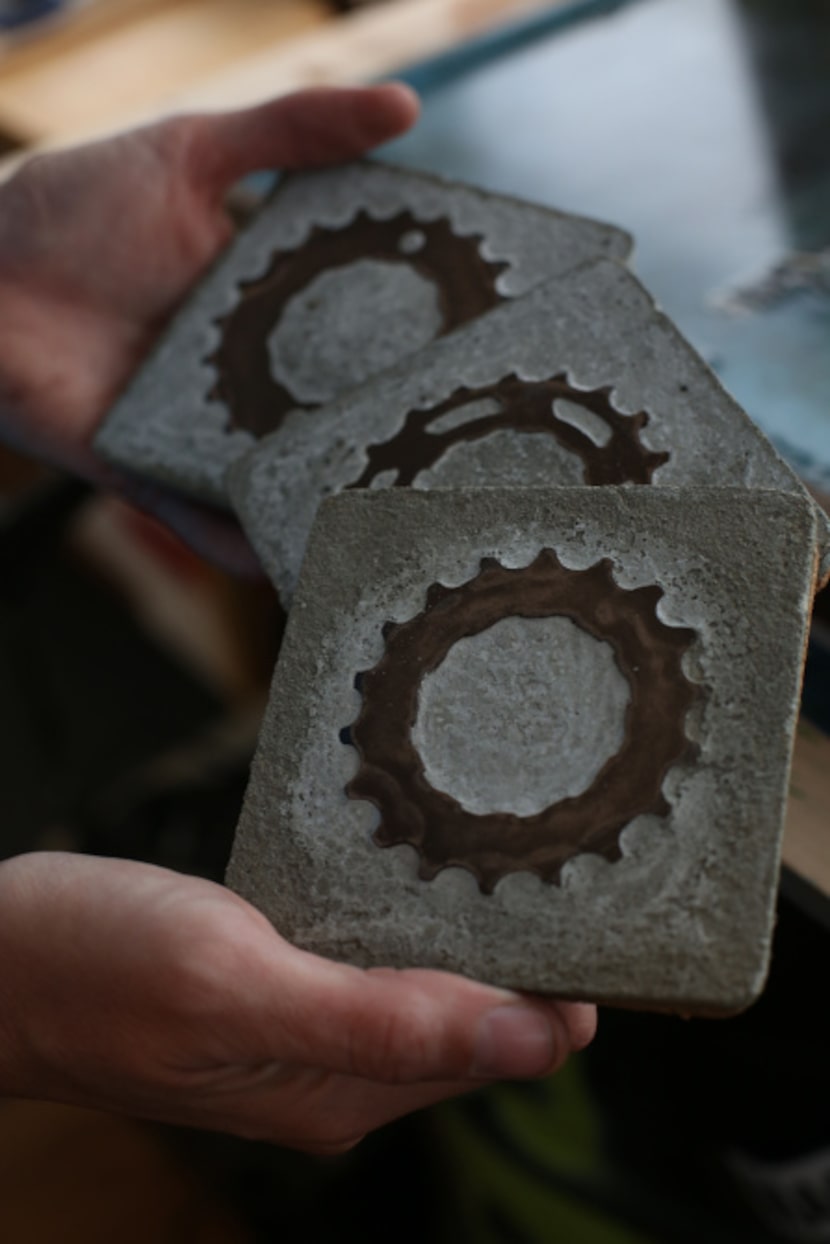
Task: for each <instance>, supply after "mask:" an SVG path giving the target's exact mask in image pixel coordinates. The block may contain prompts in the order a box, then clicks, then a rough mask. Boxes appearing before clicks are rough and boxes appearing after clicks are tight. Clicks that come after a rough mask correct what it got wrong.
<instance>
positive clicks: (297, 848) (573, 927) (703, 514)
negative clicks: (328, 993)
mask: <svg viewBox="0 0 830 1244" xmlns="http://www.w3.org/2000/svg"><path fill="white" fill-rule="evenodd" d="M814 568H815V522H814V511H813V509H812V507H811V506H810V505H809V504H808V503H807V502H806V501H805V500H804V499H803V498H802V497H799V496H797V495H793V494H786V493H774V492H753V493H750V492H747V491H744V490H718V489H710V490H706V489H678V490H675V489H668V488H667V489H662V488H661V489H657V488H653V489H649V488H575V489H560V490H557V489H521V490H503V489H493V490H481V491H477V490H470V491H466V492H465V491H458V492H440V491H434V492H418V491H416V490H413V489H403V490H393V491H386V492H370V491H362V492H354V493H344V494H341V495H340V496H338V497H336V498H333V499H331V500H329V501H327V502H326V503H325V504H324V505H323V507H322V508H321V511H320V516H319V518H318V520H317V524H316V526H315V529H314V533H313V536H312V539H311V542H310V545H309V551H308V557H307V559H306V562H305V565H304V568H303V573H302V576H301V580H300V586H299V590H298V593H297V598H296V601H295V603H294V608H293V610H292V612H291V616H290V618H289V623H288V628H287V633H286V637H285V640H284V643H283V648H282V653H281V656H280V660H279V663H278V666H277V671H276V674H275V677H274V682H273V686H272V690H271V697H270V702H269V706H268V710H267V713H266V718H265V722H264V726H263V729H262V733H261V736H260V742H259V747H258V751H257V755H256V758H255V761H254V766H253V771H252V776H251V781H250V785H249V788H248V792H247V795H246V799H245V804H244V807H243V811H242V816H241V820H240V823H239V827H238V830H237V836H236V842H235V845H234V850H233V855H232V859H231V863H230V867H229V872H228V882H229V884H230V885H231V886H232V887H233V888H234V889H235V890H237V891H238V892H239V893H240V894H242V895H243V896H244V897H245V898H247V899H249V900H250V901H251V902H253V903H255V904H256V905H257V906H258V907H259V908H261V910H262V911H263V912H265V913H266V915H267V916H268V917H269V918H270V919H271V920H272V921H273V923H274V924H275V925H276V927H277V928H278V929H279V930H280V931H281V932H282V933H283V934H284V935H285V936H286V937H287V938H289V939H290V940H291V941H293V942H295V943H296V944H298V945H300V946H302V947H305V948H306V949H308V950H311V951H315V952H317V953H319V954H323V955H327V956H331V957H333V958H336V959H344V960H348V961H350V962H353V963H356V964H360V965H371V964H391V965H396V966H399V967H403V966H410V965H418V966H423V967H434V968H445V969H451V970H454V971H460V972H463V973H465V974H467V975H469V976H473V977H477V978H480V979H483V980H487V981H492V982H495V983H497V984H499V985H503V986H510V987H515V988H521V989H529V990H539V991H544V992H549V993H552V994H558V995H561V996H564V997H572V998H587V999H593V1000H596V1001H603V1002H609V1003H616V1004H620V1005H632V1006H645V1007H650V1008H655V1009H661V1010H677V1011H681V1012H689V1013H691V1012H697V1013H712V1014H717V1013H728V1012H732V1011H736V1010H739V1009H740V1008H742V1007H744V1006H746V1005H747V1004H748V1003H749V1002H750V1001H752V1000H753V999H754V998H755V996H756V995H757V994H758V992H759V991H760V989H761V987H762V985H763V981H764V978H765V974H766V969H767V961H768V953H769V943H770V932H771V926H772V920H773V910H774V899H775V890H776V882H777V876H778V865H779V845H780V837H781V832H782V825H783V815H784V810H785V804H786V794H787V777H788V770H789V763H790V753H791V746H792V737H793V732H794V729H795V723H796V717H797V712H798V700H799V687H800V681H801V669H802V660H803V653H804V644H805V632H806V618H807V615H808V611H809V607H810V600H811V595H812V591H813V579H814ZM347 791H348V793H347Z"/></svg>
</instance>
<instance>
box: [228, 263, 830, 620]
mask: <svg viewBox="0 0 830 1244" xmlns="http://www.w3.org/2000/svg"><path fill="white" fill-rule="evenodd" d="M511 377H512V379H511ZM516 377H520V378H521V380H518V379H516ZM553 377H565V378H566V379H567V382H568V387H569V388H570V389H571V390H581V391H583V392H582V394H581V395H580V394H579V393H574V392H571V395H570V398H568V397H564V398H563V397H559V398H553V397H552V396H551V394H550V393H547V394H546V392H545V388H544V385H542V386H540V388H539V389H537V390H536V395H535V396H532V401H533V402H535V403H536V408H535V413H534V411H531V412H530V414H528V411H527V410H525V411H522V410H521V403H522V401H524V400H525V397H524V394H526V393H527V392H531V393H533V391H532V382H544V381H546V380H548V379H550V378H553ZM522 382H530V383H531V388H528V387H527V386H523V384H522ZM464 386H466V387H467V388H468V389H469V390H470V392H469V394H466V395H465V394H464V393H460V392H459V390H461V389H462V388H463V387H464ZM554 387H555V386H554ZM608 389H610V392H603V390H608ZM494 390H496V391H497V393H496V395H495V396H494ZM499 393H502V394H503V404H502V410H503V413H504V414H506V416H507V418H506V419H504V420H502V422H501V423H499V421H498V418H497V417H496V416H497V413H498V412H499V399H498V394H499ZM574 399H577V400H574ZM458 402H461V403H462V404H460V405H458V404H456V405H455V406H454V408H453V409H449V410H445V409H444V408H445V407H447V406H453V403H458ZM551 409H552V410H553V416H554V417H552V415H551ZM516 411H518V412H519V413H518V416H517V417H516V418H514V419H513V426H510V421H511V418H512V416H511V412H514V413H515V412H516ZM442 412H443V413H442ZM488 420H489V421H490V422H489V423H488ZM465 426H466V428H467V429H468V432H467V433H466V434H465V432H464V427H465ZM419 463H421V464H423V465H422V467H421V469H418V470H414V467H413V464H414V466H417V465H418V464H419ZM390 464H391V465H390ZM402 482H406V483H411V484H412V485H413V486H414V487H415V488H421V489H430V488H457V487H481V486H485V485H486V486H491V485H492V486H529V485H532V486H537V485H539V486H541V485H543V484H548V485H553V486H570V485H578V484H583V483H596V484H616V483H648V482H650V483H651V484H654V485H659V486H660V487H663V486H681V485H694V486H709V485H711V486H724V487H732V486H736V487H737V486H740V487H744V488H749V489H776V490H784V491H789V492H797V493H799V494H801V495H803V496H806V495H807V494H806V493H805V491H804V489H803V487H802V485H801V483H800V482H799V480H798V479H797V477H796V476H795V474H794V473H793V472H792V471H791V469H790V468H789V467H788V466H787V464H786V463H785V462H784V461H783V459H782V458H781V457H780V456H779V455H778V453H777V452H776V450H775V449H774V448H773V447H772V445H771V444H770V443H769V441H768V440H767V438H766V437H765V436H764V434H763V433H762V432H761V431H760V429H758V428H757V427H756V426H755V424H753V423H752V421H751V420H750V419H749V418H748V416H747V415H746V414H745V413H744V412H743V411H742V410H741V408H740V407H739V406H738V405H737V404H736V403H735V401H734V400H733V399H732V398H731V397H730V396H729V395H728V394H727V393H726V392H725V391H724V389H723V388H722V386H721V385H720V383H719V381H718V380H717V378H716V376H715V375H714V374H713V373H712V372H711V371H710V370H709V368H708V367H707V366H706V365H705V363H703V361H702V360H701V359H700V358H699V357H698V355H697V354H696V353H695V352H694V350H693V349H692V348H691V346H689V344H688V343H687V342H686V341H685V340H684V338H683V337H682V336H681V335H680V333H679V332H678V331H677V329H676V328H675V327H674V325H673V324H672V323H671V321H670V320H668V319H667V318H666V316H665V315H663V314H662V313H661V312H659V311H658V310H657V309H656V308H655V305H654V302H653V300H652V299H651V297H650V295H649V294H648V293H647V291H646V290H644V289H643V287H642V286H641V285H640V284H639V282H638V281H637V280H636V279H635V278H634V277H633V276H632V275H631V274H630V273H629V272H628V271H627V270H626V269H625V268H623V267H622V266H620V265H618V264H617V263H614V262H609V261H602V260H601V261H597V262H594V263H589V264H587V265H585V266H583V267H581V268H578V269H576V270H574V271H571V272H570V273H568V274H567V275H563V276H561V277H559V278H558V279H557V280H555V281H550V282H548V283H546V284H545V285H542V286H539V287H537V288H536V289H535V290H533V291H532V292H531V293H530V294H528V295H527V296H526V297H525V298H522V299H521V300H519V301H517V302H514V303H510V304H508V305H505V306H504V307H500V308H498V309H496V310H495V311H491V312H490V313H489V314H488V315H486V316H484V317H483V318H482V319H480V320H478V321H476V322H475V323H474V324H470V325H468V326H467V327H466V328H462V329H460V330H459V331H458V332H456V333H453V334H452V335H450V336H449V337H446V338H444V339H442V340H440V341H436V342H435V343H434V344H432V345H431V346H429V347H428V348H427V349H425V350H423V351H421V352H420V353H418V354H417V355H416V356H414V357H413V358H411V359H409V360H407V361H405V362H403V363H401V364H399V365H398V366H396V367H394V368H391V369H390V370H388V371H387V372H385V373H384V374H383V375H382V376H379V377H377V378H376V379H375V380H374V381H372V382H370V383H369V384H367V385H365V386H364V387H363V388H362V389H360V390H359V391H356V392H354V393H351V394H349V395H348V396H346V397H344V398H342V399H340V400H339V401H337V402H333V403H331V404H330V405H328V406H326V407H324V408H323V409H321V410H318V411H316V412H314V413H312V414H309V413H308V412H304V411H296V412H294V413H292V414H290V415H289V416H288V417H287V419H286V420H285V422H284V424H283V426H282V427H281V428H280V430H279V431H278V432H275V433H274V434H273V435H272V436H270V437H266V438H265V439H264V440H263V441H261V442H260V444H259V445H258V447H257V448H256V449H255V450H253V451H252V452H250V453H249V454H246V455H245V457H244V458H242V459H240V461H239V462H238V463H237V464H236V465H235V466H234V467H233V469H232V470H231V472H230V473H229V477H228V487H229V490H230V494H231V499H232V503H233V506H234V508H235V510H236V511H237V513H238V515H239V516H240V518H241V520H242V523H243V526H244V527H245V529H246V531H247V532H248V535H249V537H250V538H251V540H252V542H253V544H254V546H255V548H256V550H257V552H258V554H259V556H260V558H261V560H262V562H263V565H264V566H265V569H266V571H267V572H268V574H269V575H270V577H271V578H272V579H273V581H274V583H275V584H276V586H277V588H278V590H279V592H280V595H281V597H282V599H283V601H284V602H286V603H287V602H289V601H290V599H291V596H292V593H293V590H294V586H295V584H296V581H297V574H298V573H299V568H300V565H301V563H302V558H303V551H304V548H305V543H306V539H307V537H308V532H309V530H310V528H311V524H312V523H313V521H314V516H315V513H316V511H317V507H318V505H319V503H320V501H321V500H322V499H323V497H324V496H326V495H328V494H330V493H333V492H336V491H338V490H340V489H344V488H348V487H350V486H354V485H356V484H357V485H359V486H362V487H367V486H368V487H372V488H378V487H384V486H389V485H391V484H395V483H402ZM816 512H817V515H818V531H819V543H820V548H821V559H822V578H824V577H825V575H826V573H827V572H828V571H830V520H828V518H827V516H826V515H824V514H823V512H822V511H820V510H819V509H818V507H816Z"/></svg>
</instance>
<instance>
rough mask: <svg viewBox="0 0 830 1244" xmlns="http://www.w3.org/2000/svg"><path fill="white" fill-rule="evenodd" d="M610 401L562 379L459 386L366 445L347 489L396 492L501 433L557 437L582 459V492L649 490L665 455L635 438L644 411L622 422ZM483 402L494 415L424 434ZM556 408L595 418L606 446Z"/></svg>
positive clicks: (604, 393)
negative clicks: (563, 405)
mask: <svg viewBox="0 0 830 1244" xmlns="http://www.w3.org/2000/svg"><path fill="white" fill-rule="evenodd" d="M611 393H612V388H611V386H608V387H606V388H602V389H577V388H576V387H575V386H574V385H572V384H571V383H570V382H569V380H568V377H567V376H566V375H565V373H564V372H559V373H558V374H557V375H555V376H551V377H550V378H549V379H547V380H522V379H521V378H520V377H519V376H517V375H516V373H515V372H512V373H511V374H510V375H508V376H503V377H502V379H501V380H499V381H497V382H496V383H494V384H487V385H481V386H480V387H478V388H475V389H471V388H467V387H466V386H463V387H461V388H459V389H456V390H455V391H454V392H453V393H451V394H450V396H449V397H448V398H447V399H446V401H444V402H441V403H439V404H438V405H436V406H431V407H429V408H428V409H425V410H424V409H418V410H410V411H409V413H408V414H407V416H406V418H405V419H404V421H403V424H402V426H401V428H400V430H399V431H398V432H397V433H396V435H395V436H393V437H392V438H391V439H390V440H388V441H383V442H379V443H377V444H374V445H369V446H368V448H367V450H366V455H367V458H368V461H367V464H366V468H365V470H364V471H363V472H362V474H361V475H360V477H359V478H358V479H356V480H355V481H354V483H353V484H351V485H350V487H351V488H368V487H369V486H370V484H371V483H372V480H373V479H375V478H376V476H378V475H381V474H382V473H383V472H385V471H394V472H395V473H396V474H395V481H394V486H396V487H403V486H405V485H408V484H411V483H413V481H414V480H415V478H416V477H417V476H418V475H419V474H420V472H421V471H425V470H428V469H429V468H430V467H432V466H434V465H435V463H436V462H438V461H440V459H441V458H443V456H444V454H445V453H446V452H447V451H448V450H449V449H450V448H451V447H452V446H453V445H457V444H458V443H459V442H462V441H468V442H469V441H476V440H481V439H482V438H484V437H486V436H491V435H492V434H493V433H494V432H498V431H500V430H503V429H510V430H513V431H516V432H523V433H534V434H536V435H540V434H545V435H547V436H552V437H555V439H556V440H558V441H559V443H560V444H561V445H564V447H565V448H566V449H568V450H570V451H571V452H572V453H575V454H577V455H578V456H579V457H580V458H581V459H582V463H583V468H584V480H585V483H586V484H648V483H650V482H651V477H652V475H653V474H654V471H655V470H656V469H657V467H659V466H662V464H663V463H664V462H667V461H668V458H669V455H668V453H665V452H662V453H654V452H652V451H650V450H647V449H646V448H645V447H644V446H643V444H642V442H641V441H640V431H641V430H642V428H643V427H645V425H646V424H647V423H648V414H647V413H646V412H645V411H644V410H640V411H637V412H636V413H635V414H633V415H624V414H622V413H621V412H620V411H618V410H617V409H616V407H615V406H614V404H613V402H612V400H611ZM486 400H491V401H495V402H496V403H497V405H498V410H496V411H495V412H493V413H489V414H484V415H478V416H476V417H475V418H473V419H470V420H469V421H468V422H467V423H461V424H457V425H456V426H455V427H452V428H449V429H448V430H446V431H444V432H431V431H430V430H429V428H430V424H432V423H434V422H435V421H436V420H437V419H440V418H442V417H443V416H444V415H446V414H448V413H449V412H450V411H454V410H463V408H464V407H465V406H471V405H473V404H474V403H478V402H482V401H486ZM557 400H564V401H568V402H573V403H574V404H576V405H578V406H582V407H583V408H584V409H585V410H587V411H590V413H591V414H593V415H595V416H597V417H598V418H600V419H601V420H602V421H603V422H604V423H605V425H606V427H607V428H608V431H609V437H608V441H607V443H606V444H604V445H597V443H596V442H595V441H593V440H592V439H591V437H590V436H588V435H587V434H586V433H585V432H582V431H581V430H580V429H579V428H576V427H574V426H573V424H571V423H567V422H566V421H565V420H564V419H560V418H559V417H558V416H557V414H556V411H555V408H554V403H555V402H556V401H557Z"/></svg>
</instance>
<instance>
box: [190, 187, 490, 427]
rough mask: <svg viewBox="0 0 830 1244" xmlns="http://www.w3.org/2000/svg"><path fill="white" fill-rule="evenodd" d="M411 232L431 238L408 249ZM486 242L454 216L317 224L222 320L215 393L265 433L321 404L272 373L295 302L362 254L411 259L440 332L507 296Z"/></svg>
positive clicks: (363, 215)
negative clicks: (276, 341) (434, 306)
mask: <svg viewBox="0 0 830 1244" xmlns="http://www.w3.org/2000/svg"><path fill="white" fill-rule="evenodd" d="M411 233H417V234H419V235H421V236H422V237H423V242H422V244H421V246H420V249H418V250H415V251H412V252H407V251H406V250H405V249H404V248H403V246H402V244H403V243H404V241H405V239H406V236H407V234H411ZM480 242H481V236H480V235H475V236H471V235H463V234H456V233H454V232H453V230H452V227H451V225H450V222H449V221H448V220H446V219H439V220H428V221H424V220H418V219H417V218H416V217H415V216H414V215H413V214H412V213H411V212H408V211H404V212H400V213H399V214H398V215H397V216H394V217H392V218H391V219H387V220H376V219H375V218H374V217H373V216H370V215H369V214H368V213H367V212H359V213H358V214H357V216H356V217H355V218H354V220H353V221H352V222H351V223H350V224H348V225H344V226H343V228H340V229H327V228H323V227H322V226H319V225H318V226H315V228H314V229H312V231H311V233H310V234H309V236H308V238H307V240H306V241H305V242H304V243H303V244H302V245H301V246H298V247H297V248H296V250H289V251H278V252H277V253H276V254H275V255H274V257H273V259H272V260H271V263H270V265H269V267H268V271H267V272H266V273H265V275H264V276H262V277H260V278H258V279H257V280H253V281H247V282H244V283H243V284H242V285H240V300H239V302H238V303H237V305H236V306H235V307H234V309H233V311H231V312H230V314H229V315H227V316H225V317H224V318H222V319H220V320H218V321H217V324H218V326H219V328H220V330H221V340H220V343H219V346H218V347H217V349H216V350H215V351H214V353H213V354H212V355H210V356H209V358H207V359H206V362H208V363H212V364H213V366H214V367H215V368H216V371H217V380H216V384H215V385H214V388H213V390H212V392H211V394H210V396H211V398H218V399H220V400H221V401H223V402H224V403H225V404H226V405H227V407H228V409H229V411H230V420H229V427H231V428H233V427H236V428H243V429H245V431H247V432H251V433H252V434H253V435H254V436H257V437H259V436H265V435H266V434H267V433H268V432H273V431H275V430H276V429H277V428H278V427H279V426H280V424H281V423H282V421H283V419H284V418H285V416H286V415H287V414H288V412H289V410H295V409H306V410H308V409H314V408H315V407H316V406H317V405H318V403H311V404H309V403H304V402H300V401H298V400H297V399H296V398H295V397H294V395H293V394H292V393H291V391H290V389H288V388H287V387H286V386H285V385H283V384H280V382H279V381H278V380H277V379H276V378H275V377H274V376H273V375H272V373H271V367H270V362H269V359H268V346H267V340H268V337H269V335H270V334H271V332H272V331H273V330H274V328H275V326H276V325H277V323H278V322H279V320H280V317H281V316H282V314H283V312H284V311H285V308H286V306H287V305H288V302H289V300H290V299H291V298H293V297H294V296H295V295H296V294H299V293H300V292H301V291H302V290H303V289H305V288H306V286H308V285H309V284H310V283H311V282H312V281H313V280H314V279H315V278H316V277H318V276H320V275H322V274H323V273H324V272H331V271H333V270H336V269H338V268H343V267H346V266H347V265H348V264H350V263H355V262H357V261H358V260H361V259H377V260H383V261H385V262H387V263H402V264H408V265H409V266H410V267H411V268H413V269H414V270H415V271H416V272H419V273H420V274H421V275H422V276H424V277H426V278H427V280H429V281H431V282H432V284H433V285H434V286H435V288H436V289H437V291H438V295H439V302H440V310H441V316H442V325H441V332H440V334H439V336H440V335H443V334H444V333H448V332H450V331H451V330H452V329H454V328H457V327H458V326H459V325H460V324H465V323H466V322H467V321H468V320H471V319H474V318H475V317H476V316H478V315H481V314H482V313H483V312H485V311H489V310H490V309H491V308H492V307H495V306H497V305H498V304H499V303H500V302H502V301H504V296H503V295H502V294H500V293H499V292H498V290H497V289H496V280H497V278H498V276H499V274H500V273H501V272H503V271H504V270H505V268H507V267H509V264H506V263H490V262H489V261H488V260H486V259H484V258H483V256H482V254H481V251H480V249H479V243H480Z"/></svg>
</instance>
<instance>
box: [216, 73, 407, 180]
mask: <svg viewBox="0 0 830 1244" xmlns="http://www.w3.org/2000/svg"><path fill="white" fill-rule="evenodd" d="M418 110H419V103H418V97H417V95H416V94H415V92H414V91H412V90H410V88H409V87H407V86H404V85H403V84H402V83H390V84H388V85H385V86H375V87H344V88H338V87H318V88H314V89H311V90H306V91H297V92H295V93H293V94H291V95H284V96H281V97H280V98H279V99H274V100H270V101H269V102H268V103H265V104H260V105H258V106H256V107H254V108H243V109H240V110H238V111H235V112H226V113H219V114H216V115H201V116H198V117H193V118H191V121H192V123H193V125H194V131H193V147H192V161H193V162H192V164H191V172H192V175H193V176H194V177H195V178H196V180H197V181H198V182H199V183H200V184H201V185H203V186H204V187H205V188H206V189H207V190H208V192H209V193H211V194H212V195H215V196H218V197H221V196H222V195H223V194H224V193H225V191H226V190H227V189H228V187H229V186H231V185H232V184H233V183H234V182H235V181H237V180H238V179H239V178H240V177H244V176H245V174H246V173H252V172H255V171H256V170H258V169H270V168H303V167H307V166H311V165H315V164H333V163H336V162H337V161H341V160H349V159H353V158H354V157H356V156H359V155H361V154H363V152H365V151H368V150H369V149H370V148H372V147H376V146H377V145H378V144H379V143H383V142H386V141H387V140H388V139H390V138H394V137H395V136H396V135H397V134H400V133H402V132H403V131H404V130H407V129H409V127H410V126H411V125H412V124H413V123H414V122H415V120H416V118H417V116H418Z"/></svg>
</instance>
